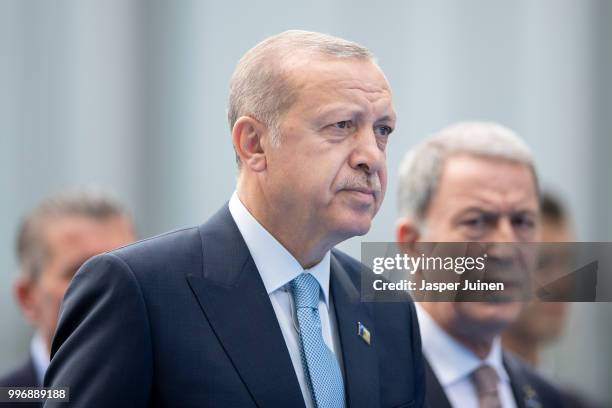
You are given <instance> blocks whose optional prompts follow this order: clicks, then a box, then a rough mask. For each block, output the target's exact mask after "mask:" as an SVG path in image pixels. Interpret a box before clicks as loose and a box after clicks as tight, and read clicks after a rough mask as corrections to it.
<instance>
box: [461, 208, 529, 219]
mask: <svg viewBox="0 0 612 408" xmlns="http://www.w3.org/2000/svg"><path fill="white" fill-rule="evenodd" d="M471 212H477V213H484V214H488V215H500V214H502V215H503V214H510V215H517V214H528V215H537V214H538V212H537V211H534V210H532V209H522V210H511V211H508V212H506V211H503V212H501V211H497V210H487V209H484V208H481V207H474V206H472V207H468V208H466V209H464V210H462V211H461V212H459V214H457V217H462V216H464V215H467V214H469V213H471Z"/></svg>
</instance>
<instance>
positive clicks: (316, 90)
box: [265, 59, 395, 244]
mask: <svg viewBox="0 0 612 408" xmlns="http://www.w3.org/2000/svg"><path fill="white" fill-rule="evenodd" d="M291 81H292V82H293V84H294V85H296V86H297V87H298V98H297V101H296V102H295V103H294V105H293V106H292V107H291V108H290V109H289V110H288V112H287V113H286V114H285V115H284V116H283V119H282V121H281V126H280V145H279V146H278V147H275V148H272V149H270V150H269V153H268V154H267V155H266V161H267V171H266V175H265V177H266V178H267V180H266V183H265V184H266V186H267V187H266V188H267V191H266V193H265V194H266V195H267V196H268V199H269V202H270V203H273V204H272V205H273V206H274V210H275V211H276V212H277V213H278V211H280V212H281V213H282V214H284V215H285V216H286V224H287V225H288V226H290V227H294V228H295V232H294V234H303V236H305V237H318V238H317V239H320V240H322V241H325V242H329V243H331V244H335V243H337V242H340V241H342V240H344V239H346V238H348V237H351V236H354V235H362V234H365V233H366V232H367V231H368V230H369V228H370V223H371V220H372V218H373V217H374V215H375V214H376V212H377V211H378V209H379V207H380V205H381V202H382V200H383V197H384V194H385V190H386V185H387V170H386V152H385V149H386V145H387V140H388V137H389V134H390V132H391V131H392V130H393V128H394V126H395V113H394V111H393V106H392V101H391V92H390V90H389V86H388V84H387V81H386V79H385V77H384V76H383V74H382V73H381V71H380V70H379V68H378V67H376V66H375V65H374V64H372V63H370V62H367V61H356V60H333V59H332V60H330V59H324V60H320V59H314V60H313V59H311V60H308V61H307V63H304V64H302V65H301V66H300V67H299V68H296V69H295V74H292V75H291Z"/></svg>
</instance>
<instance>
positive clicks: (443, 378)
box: [416, 303, 510, 387]
mask: <svg viewBox="0 0 612 408" xmlns="http://www.w3.org/2000/svg"><path fill="white" fill-rule="evenodd" d="M416 310H417V315H418V319H419V327H420V329H421V338H422V342H423V354H425V356H426V357H427V361H429V364H430V365H431V368H432V370H433V371H434V373H435V374H436V377H437V378H438V380H439V381H440V384H441V385H442V386H443V387H446V386H449V385H452V384H453V383H455V382H458V381H461V380H463V379H464V378H466V377H469V376H470V375H471V374H472V372H473V371H474V370H475V369H477V368H478V367H479V366H481V365H483V364H486V365H490V366H491V367H493V368H494V369H495V371H497V375H498V376H499V378H500V380H501V381H504V382H506V383H509V382H510V377H509V376H508V373H507V372H506V369H505V368H504V364H503V359H502V349H501V340H500V338H499V336H498V337H496V338H495V339H494V340H493V345H492V347H491V351H490V352H489V355H488V356H487V357H486V358H484V359H481V358H480V357H478V356H477V355H476V354H474V353H473V352H472V351H471V350H469V349H468V348H467V347H465V346H464V345H463V344H461V343H459V342H458V341H457V340H455V339H454V338H453V337H451V336H450V335H449V334H448V333H447V332H446V331H444V329H442V328H441V327H440V326H439V325H438V323H437V322H436V321H435V320H434V319H433V318H432V317H431V316H430V315H429V313H428V312H427V311H426V310H425V309H423V307H422V306H421V305H419V304H418V303H417V304H416Z"/></svg>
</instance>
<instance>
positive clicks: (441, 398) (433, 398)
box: [425, 359, 451, 408]
mask: <svg viewBox="0 0 612 408" xmlns="http://www.w3.org/2000/svg"><path fill="white" fill-rule="evenodd" d="M425 385H426V386H425V390H426V401H427V406H429V407H432V408H451V404H450V402H449V400H448V397H447V396H446V393H445V392H444V389H443V388H442V385H440V381H438V378H437V377H436V375H435V374H434V372H433V370H432V369H431V366H430V365H429V361H427V359H425Z"/></svg>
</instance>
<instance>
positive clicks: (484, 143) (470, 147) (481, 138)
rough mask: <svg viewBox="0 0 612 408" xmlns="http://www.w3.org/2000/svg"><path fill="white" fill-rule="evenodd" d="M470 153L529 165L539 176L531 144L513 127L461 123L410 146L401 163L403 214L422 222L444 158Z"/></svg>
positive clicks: (535, 181)
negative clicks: (412, 146)
mask: <svg viewBox="0 0 612 408" xmlns="http://www.w3.org/2000/svg"><path fill="white" fill-rule="evenodd" d="M458 154H469V155H474V156H481V157H490V158H497V159H504V160H509V161H513V162H517V163H521V164H525V165H526V166H528V167H529V168H530V169H531V171H532V173H533V177H534V183H535V186H536V190H537V177H536V172H535V165H534V161H533V156H532V153H531V151H530V149H529V147H528V146H527V145H526V144H525V142H523V140H521V139H520V138H519V136H518V135H517V134H516V133H515V132H513V131H512V130H510V129H508V128H506V127H503V126H501V125H499V124H497V123H492V122H460V123H456V124H453V125H450V126H448V127H446V128H444V129H442V130H441V131H439V132H438V133H436V134H434V135H431V136H430V137H428V138H427V139H425V140H424V141H423V142H421V143H420V144H419V145H417V146H415V147H414V148H412V149H410V150H409V151H408V152H407V153H406V155H405V156H404V159H403V160H402V162H401V164H400V169H399V187H398V195H397V198H398V207H399V211H400V214H401V215H403V216H410V217H413V218H415V220H417V221H420V220H422V218H423V217H424V216H425V213H426V211H427V208H428V206H429V204H430V202H431V199H432V197H433V195H434V193H435V191H436V188H437V185H438V183H439V179H440V174H441V172H442V168H443V165H444V162H445V160H446V159H447V158H448V157H450V156H453V155H458Z"/></svg>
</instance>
